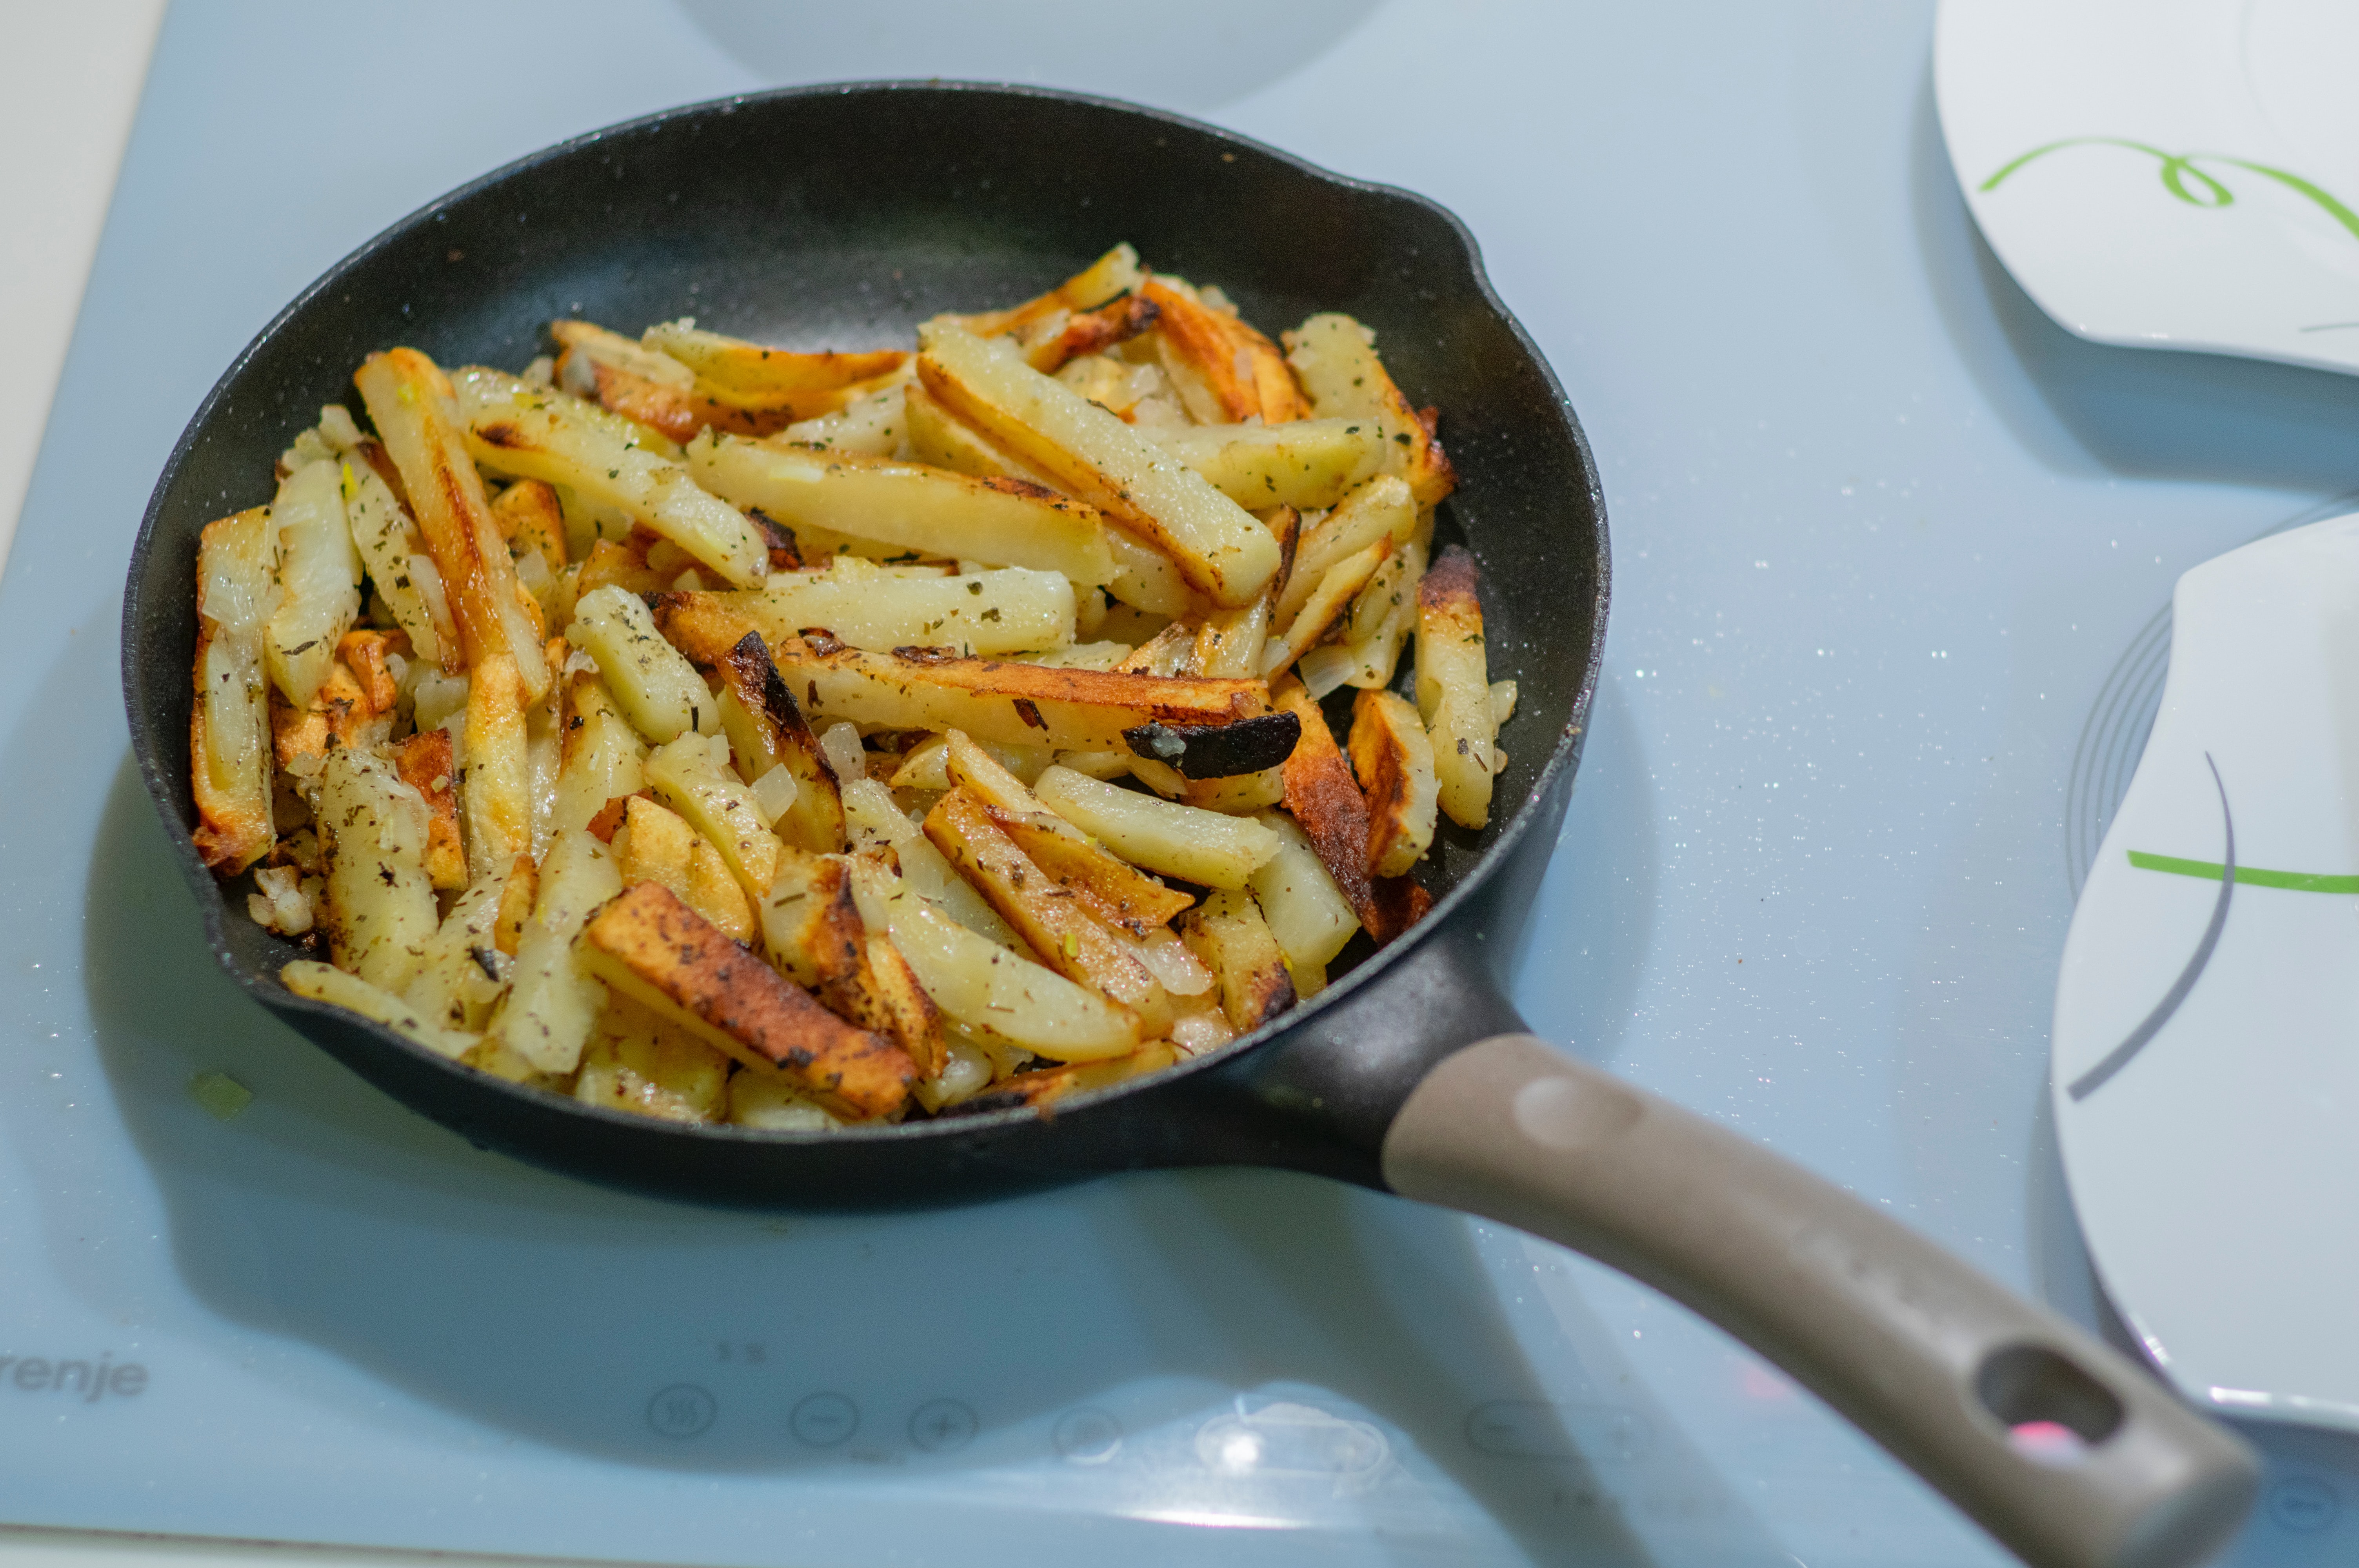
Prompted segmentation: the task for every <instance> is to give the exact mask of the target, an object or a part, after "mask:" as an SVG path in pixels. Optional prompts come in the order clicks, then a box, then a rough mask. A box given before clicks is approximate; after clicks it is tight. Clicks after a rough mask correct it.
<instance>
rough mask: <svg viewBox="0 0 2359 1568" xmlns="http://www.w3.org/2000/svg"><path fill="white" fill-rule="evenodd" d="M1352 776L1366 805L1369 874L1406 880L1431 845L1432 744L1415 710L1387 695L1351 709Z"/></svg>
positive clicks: (1368, 694)
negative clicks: (1355, 776) (1355, 778)
mask: <svg viewBox="0 0 2359 1568" xmlns="http://www.w3.org/2000/svg"><path fill="white" fill-rule="evenodd" d="M1351 753H1352V771H1353V773H1356V774H1357V775H1358V776H1359V780H1360V789H1361V791H1362V793H1363V794H1364V795H1366V797H1367V802H1368V874H1369V875H1370V876H1375V877H1397V876H1403V875H1406V874H1407V873H1408V869H1409V868H1410V867H1411V866H1414V865H1416V864H1417V863H1418V861H1419V860H1423V859H1424V858H1425V852H1426V850H1427V849H1429V848H1430V847H1431V846H1432V843H1433V827H1434V813H1435V808H1436V805H1437V802H1438V798H1439V797H1438V795H1437V789H1438V785H1437V784H1436V780H1435V775H1434V771H1433V741H1432V739H1431V738H1430V737H1429V736H1428V735H1427V734H1426V732H1425V724H1424V722H1423V721H1422V720H1420V719H1419V718H1418V716H1417V709H1416V708H1412V707H1411V706H1409V704H1408V702H1406V701H1404V700H1403V699H1402V698H1400V697H1396V696H1394V695H1393V694H1392V693H1391V692H1388V691H1363V692H1361V693H1360V694H1359V696H1358V697H1355V698H1353V703H1352V741H1351Z"/></svg>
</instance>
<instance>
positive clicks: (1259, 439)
mask: <svg viewBox="0 0 2359 1568" xmlns="http://www.w3.org/2000/svg"><path fill="white" fill-rule="evenodd" d="M1153 436H1154V440H1155V444H1156V445H1157V446H1158V447H1160V448H1162V449H1163V450H1164V451H1166V452H1168V453H1169V454H1170V455H1171V456H1173V457H1175V458H1178V459H1179V460H1180V461H1181V462H1183V463H1186V464H1187V465H1188V466H1189V467H1190V468H1191V469H1193V470H1196V471H1197V472H1198V473H1200V474H1201V475H1203V476H1204V478H1205V479H1206V480H1208V481H1211V482H1212V487H1213V488H1214V489H1215V490H1218V491H1219V492H1221V493H1222V494H1223V495H1225V496H1227V497H1228V498H1229V499H1230V500H1232V501H1234V502H1235V503H1237V504H1238V505H1240V506H1242V507H1245V509H1246V510H1248V511H1252V512H1259V511H1262V510H1264V509H1266V508H1267V507H1272V506H1299V507H1301V508H1304V509H1305V510H1313V509H1317V508H1321V507H1329V506H1333V505H1334V504H1335V503H1338V502H1340V501H1342V500H1343V497H1344V496H1345V495H1346V494H1348V493H1349V492H1351V491H1352V490H1353V489H1354V488H1355V487H1357V486H1358V485H1360V484H1361V483H1363V482H1364V481H1366V480H1368V479H1371V478H1373V477H1374V476H1375V473H1376V471H1377V470H1378V469H1379V468H1380V467H1381V466H1382V464H1383V462H1384V459H1385V447H1384V435H1383V431H1382V429H1381V427H1379V426H1378V424H1377V422H1376V421H1375V420H1374V419H1369V418H1362V419H1299V420H1297V421H1295V422H1294V423H1292V424H1287V425H1196V426H1190V427H1184V428H1180V429H1169V430H1157V431H1155V432H1154V433H1153Z"/></svg>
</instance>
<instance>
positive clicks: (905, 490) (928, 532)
mask: <svg viewBox="0 0 2359 1568" xmlns="http://www.w3.org/2000/svg"><path fill="white" fill-rule="evenodd" d="M688 464H689V471H690V473H692V474H694V475H695V476H696V480H697V482H698V483H700V484H701V485H703V486H704V487H705V488H707V489H708V490H710V491H712V493H713V494H715V495H718V496H722V497H724V498H725V499H727V500H729V501H731V502H734V503H736V504H737V505H739V506H750V507H758V508H760V509H761V511H762V513H763V514H764V515H765V516H767V517H772V518H776V519H777V521H778V522H780V523H782V524H786V525H787V526H788V527H789V528H792V529H794V530H795V531H796V537H797V538H798V539H799V540H806V541H825V542H826V543H827V544H829V545H831V546H832V544H834V543H835V542H837V541H840V540H846V539H857V540H865V541H868V542H870V543H871V544H873V545H879V546H887V547H889V548H890V549H893V550H914V551H917V552H919V554H921V555H929V556H940V557H956V558H961V559H966V560H974V561H983V562H986V563H988V564H990V565H993V566H1002V567H1029V568H1032V569H1034V570H1036V571H1043V572H1058V573H1061V574H1063V575H1064V576H1066V577H1068V578H1071V579H1073V581H1075V582H1077V583H1080V584H1082V585H1083V586H1085V587H1088V586H1095V585H1096V584H1098V583H1103V582H1109V581H1111V580H1113V579H1114V558H1113V557H1112V556H1111V555H1109V554H1108V552H1107V546H1106V539H1105V532H1106V528H1105V520H1104V518H1103V516H1102V515H1101V514H1099V512H1098V510H1097V508H1095V507H1093V506H1089V505H1085V504H1083V503H1081V502H1077V501H1071V500H1068V499H1066V498H1065V497H1064V496H1061V495H1059V494H1057V493H1056V492H1053V491H1049V490H1044V489H1042V488H1041V487H1040V486H1038V485H1036V484H1027V483H1026V482H1024V481H1021V480H1013V479H976V478H973V477H972V476H970V475H968V474H964V473H958V472H953V471H952V470H949V469H941V468H929V467H927V466H926V465H925V464H923V463H905V462H897V461H894V460H891V459H887V458H875V457H863V456H859V455H857V454H844V453H840V452H824V453H822V452H817V451H811V450H808V449H800V448H797V447H793V446H789V445H785V444H781V443H777V442H762V441H749V440H745V439H744V438H741V437H735V436H707V437H705V438H701V439H700V440H698V441H696V442H695V443H693V444H692V445H691V446H690V448H689V449H688ZM813 624H818V623H817V622H813Z"/></svg>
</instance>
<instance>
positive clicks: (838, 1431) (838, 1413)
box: [787, 1394, 860, 1448]
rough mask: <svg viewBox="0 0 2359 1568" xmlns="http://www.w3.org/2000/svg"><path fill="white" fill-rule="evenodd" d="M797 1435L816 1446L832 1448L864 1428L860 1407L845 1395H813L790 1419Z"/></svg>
mask: <svg viewBox="0 0 2359 1568" xmlns="http://www.w3.org/2000/svg"><path fill="white" fill-rule="evenodd" d="M787 1424H788V1426H789V1427H791V1428H792V1429H793V1431H794V1434H795V1436H796V1437H798V1438H799V1439H801V1440H802V1441H803V1442H804V1443H807V1444H810V1446H811V1447H813V1448H832V1447H834V1446H835V1445H836V1444H839V1443H843V1442H845V1441H847V1440H849V1439H850V1437H851V1436H852V1434H853V1433H855V1432H858V1431H859V1430H860V1407H859V1406H858V1405H856V1404H853V1402H852V1401H851V1400H847V1399H845V1398H844V1397H843V1395H842V1394H812V1395H811V1396H810V1397H809V1398H808V1399H805V1400H803V1401H802V1402H801V1403H799V1404H798V1405H796V1406H795V1410H794V1413H793V1414H792V1415H790V1416H788V1418H787Z"/></svg>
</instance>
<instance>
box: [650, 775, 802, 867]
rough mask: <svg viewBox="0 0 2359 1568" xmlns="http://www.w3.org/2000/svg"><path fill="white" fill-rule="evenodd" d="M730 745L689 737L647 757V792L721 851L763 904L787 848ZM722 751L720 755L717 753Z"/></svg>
mask: <svg viewBox="0 0 2359 1568" xmlns="http://www.w3.org/2000/svg"><path fill="white" fill-rule="evenodd" d="M728 746H729V743H728V742H727V741H709V740H707V739H705V738H704V737H702V736H701V735H683V736H681V737H679V739H678V740H676V741H669V742H667V743H665V744H664V745H661V746H658V747H657V748H656V749H655V750H654V751H653V752H650V753H648V755H647V788H648V789H650V790H652V791H653V792H654V793H655V797H656V798H657V799H658V800H659V801H661V802H662V803H663V804H664V805H666V806H669V807H671V808H672V809H673V810H674V811H676V812H678V813H679V815H680V816H682V817H684V818H686V819H687V820H688V822H689V823H690V825H691V826H692V827H695V828H696V830H697V831H698V832H699V833H701V834H702V835H703V836H704V837H705V838H706V840H707V841H709V842H710V843H711V844H712V847H713V848H714V849H718V850H720V851H721V858H722V860H723V861H724V862H725V863H726V864H727V865H728V867H729V871H730V872H731V874H732V875H734V877H735V878H736V879H737V882H738V885H739V886H740V887H742V888H744V889H745V897H746V899H747V900H748V901H749V902H751V903H759V902H760V901H761V898H762V895H763V894H764V893H766V892H769V891H770V881H771V879H772V878H774V877H776V876H777V874H778V862H779V860H780V859H781V858H782V857H783V856H784V855H785V853H786V847H785V846H784V845H783V844H781V843H779V842H778V836H777V834H775V833H773V832H771V831H770V827H769V824H768V822H767V821H766V820H765V819H764V817H763V816H762V814H761V812H760V811H759V810H758V809H757V808H756V806H755V805H754V802H753V796H752V793H751V791H750V790H749V789H748V787H747V785H746V784H745V780H743V779H741V778H739V777H738V776H737V774H736V773H734V771H732V769H731V768H730V766H729V761H728V755H729V752H728ZM715 752H718V753H719V754H718V755H716V754H715Z"/></svg>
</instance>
